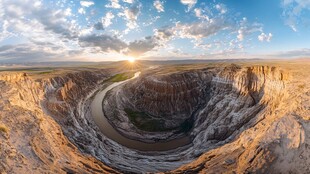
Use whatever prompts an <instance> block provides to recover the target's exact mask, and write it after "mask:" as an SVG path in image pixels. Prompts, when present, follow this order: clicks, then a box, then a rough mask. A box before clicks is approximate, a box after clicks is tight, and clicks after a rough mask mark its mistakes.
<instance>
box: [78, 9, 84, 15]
mask: <svg viewBox="0 0 310 174" xmlns="http://www.w3.org/2000/svg"><path fill="white" fill-rule="evenodd" d="M78 13H80V14H85V13H86V12H85V10H84V8H79V9H78Z"/></svg>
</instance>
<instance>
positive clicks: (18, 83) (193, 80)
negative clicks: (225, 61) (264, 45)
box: [0, 65, 310, 173]
mask: <svg viewBox="0 0 310 174" xmlns="http://www.w3.org/2000/svg"><path fill="white" fill-rule="evenodd" d="M110 76H111V75H110V73H108V72H107V71H105V70H98V71H93V72H89V71H81V72H76V73H69V74H65V75H61V76H57V77H51V78H47V79H36V80H34V79H32V78H30V77H28V76H27V75H26V74H24V73H2V74H1V75H0V85H1V99H2V100H1V103H0V109H1V110H0V112H1V117H0V118H1V123H3V124H4V125H8V126H9V129H10V130H8V133H4V132H1V133H0V137H1V143H0V145H1V146H0V147H1V149H3V150H1V152H0V156H1V158H0V159H1V163H0V171H1V172H7V173H22V172H26V171H32V173H44V172H50V173H65V172H69V173H70V172H71V173H117V171H116V170H118V171H119V172H136V173H140V172H143V173H144V172H166V173H184V172H188V173H191V172H192V173H198V172H201V173H206V172H208V173H225V172H235V173H247V172H250V173H252V172H256V173H278V172H275V171H281V172H284V173H285V172H287V171H292V172H293V173H307V171H308V170H309V167H307V166H309V164H310V163H309V160H310V156H309V154H310V152H309V149H310V147H309V143H310V142H309V139H310V137H309V131H310V130H309V126H310V125H309V120H310V118H309V108H308V109H307V107H309V103H307V102H306V101H309V100H308V99H309V97H308V96H309V94H310V92H309V90H308V89H310V88H308V86H306V87H304V88H302V89H298V90H299V91H298V90H297V89H294V88H295V87H296V86H298V85H300V84H299V83H301V82H299V81H296V80H294V79H293V78H294V77H295V76H292V77H290V74H289V73H288V72H283V71H282V70H280V69H278V68H274V67H268V66H255V67H239V66H236V65H231V66H228V67H217V68H207V69H201V70H190V71H186V72H177V73H168V74H160V73H158V74H156V73H155V74H153V75H146V76H144V75H142V76H141V77H140V78H138V79H135V80H133V81H130V82H129V83H127V84H124V85H122V86H119V87H117V88H115V89H113V90H112V91H111V94H110V95H109V96H110V97H109V98H107V99H106V100H107V101H109V102H108V104H109V105H110V106H112V105H117V108H119V109H124V108H125V107H131V108H133V109H137V110H139V111H143V112H148V114H150V115H152V116H154V118H155V119H158V118H160V119H165V120H167V122H170V121H171V120H173V119H174V118H177V116H180V117H181V118H178V119H179V120H177V121H176V122H177V123H176V125H178V124H180V123H181V122H182V121H184V120H186V119H188V118H192V119H193V128H192V129H191V130H190V131H189V132H186V134H187V135H189V136H191V137H192V143H191V145H189V146H187V147H184V148H177V149H174V150H171V151H166V152H157V153H154V152H152V153H148V152H140V151H137V150H133V149H129V148H126V147H124V146H121V145H119V144H117V143H115V142H114V141H111V140H110V139H108V138H107V137H106V136H105V135H103V134H102V133H101V132H100V130H99V129H98V127H97V125H96V124H95V123H94V121H93V119H92V117H91V111H90V103H91V101H92V97H93V96H94V95H95V94H96V92H97V91H98V90H100V89H101V88H103V87H104V86H105V85H106V82H105V80H106V79H108V78H109V77H110ZM302 77H303V78H306V77H305V76H302ZM296 90H297V91H296ZM307 90H308V91H307ZM113 93H114V94H115V95H112V94H113ZM305 96H306V97H305ZM116 97H117V98H116ZM116 101H117V102H116ZM128 101H130V102H128ZM109 105H106V106H109ZM167 108H168V109H167ZM113 109H115V107H106V108H105V112H107V113H108V114H109V113H112V112H113ZM119 112H121V115H120V117H122V118H121V120H126V117H127V116H126V115H125V113H124V112H122V111H119ZM111 123H114V124H117V122H113V120H112V121H111ZM127 124H128V125H129V126H128V125H127V126H124V127H120V130H119V131H120V132H122V133H123V134H124V135H125V136H126V132H127V133H130V132H134V133H137V134H129V135H128V136H129V137H130V136H136V138H141V137H144V138H147V137H148V134H150V133H149V132H145V131H141V132H140V131H139V130H137V129H135V126H134V125H133V124H132V123H129V122H128V118H127ZM168 126H169V124H168ZM137 131H138V132H137ZM174 133H176V132H173V134H174ZM156 134H157V133H156ZM163 134H165V132H164V133H163V132H159V133H158V134H157V135H158V136H159V137H160V136H162V135H163ZM167 134H169V133H167ZM152 136H153V137H154V134H153V133H152ZM178 136H183V133H181V134H179V135H178ZM167 137H173V136H171V133H170V135H169V136H167ZM173 138H175V137H173ZM108 166H110V167H113V169H112V168H110V167H108ZM283 166H284V167H283ZM170 170H172V171H171V172H168V171H170Z"/></svg>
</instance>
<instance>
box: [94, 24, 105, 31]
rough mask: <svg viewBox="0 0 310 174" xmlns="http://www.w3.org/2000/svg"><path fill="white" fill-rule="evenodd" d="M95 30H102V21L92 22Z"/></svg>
mask: <svg viewBox="0 0 310 174" xmlns="http://www.w3.org/2000/svg"><path fill="white" fill-rule="evenodd" d="M94 28H95V29H96V30H104V28H103V24H102V22H97V23H95V24H94Z"/></svg>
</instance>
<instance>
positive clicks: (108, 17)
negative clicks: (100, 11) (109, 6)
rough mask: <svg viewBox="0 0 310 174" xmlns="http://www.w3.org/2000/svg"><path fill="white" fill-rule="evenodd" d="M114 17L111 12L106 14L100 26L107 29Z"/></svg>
mask: <svg viewBox="0 0 310 174" xmlns="http://www.w3.org/2000/svg"><path fill="white" fill-rule="evenodd" d="M114 17H115V16H114V15H113V13H111V12H108V13H107V14H106V15H105V17H104V18H102V24H103V26H104V27H108V26H110V25H111V24H112V19H113V18H114Z"/></svg>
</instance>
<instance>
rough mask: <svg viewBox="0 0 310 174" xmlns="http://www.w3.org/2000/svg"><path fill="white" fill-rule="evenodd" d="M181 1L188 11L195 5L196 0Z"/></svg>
mask: <svg viewBox="0 0 310 174" xmlns="http://www.w3.org/2000/svg"><path fill="white" fill-rule="evenodd" d="M181 3H182V4H184V5H187V6H188V11H189V10H190V9H191V8H192V7H194V6H195V4H196V3H197V0H181Z"/></svg>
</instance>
